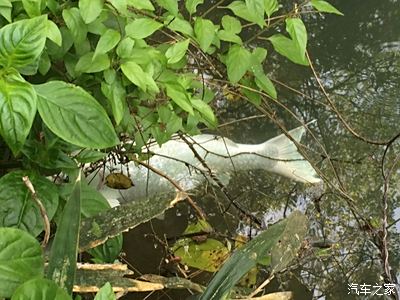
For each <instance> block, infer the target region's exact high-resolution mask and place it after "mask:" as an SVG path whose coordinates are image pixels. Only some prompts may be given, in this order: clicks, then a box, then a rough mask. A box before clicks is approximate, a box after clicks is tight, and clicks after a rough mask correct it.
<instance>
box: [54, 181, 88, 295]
mask: <svg viewBox="0 0 400 300" xmlns="http://www.w3.org/2000/svg"><path fill="white" fill-rule="evenodd" d="M80 176H81V175H80V174H79V175H78V178H77V179H76V181H75V186H74V189H73V191H72V194H71V196H70V198H69V199H68V201H67V203H66V204H65V206H64V209H63V212H62V216H61V220H60V222H59V224H58V227H57V232H56V235H55V237H54V241H53V245H52V247H51V251H50V257H49V266H48V268H47V277H48V278H49V279H51V280H54V281H55V282H56V283H57V284H58V285H59V286H60V287H61V288H63V289H64V290H65V291H66V292H67V293H68V294H71V293H72V287H73V284H74V279H75V271H76V257H77V254H78V241H79V229H80V223H81V177H80Z"/></svg>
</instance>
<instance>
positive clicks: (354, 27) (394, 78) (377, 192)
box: [124, 0, 400, 299]
mask: <svg viewBox="0 0 400 300" xmlns="http://www.w3.org/2000/svg"><path fill="white" fill-rule="evenodd" d="M331 3H332V4H334V5H335V6H336V7H337V8H338V9H339V10H340V11H342V12H343V13H344V14H345V16H344V17H339V16H331V15H329V16H318V15H309V16H305V17H304V21H305V23H306V25H307V29H308V32H309V34H310V36H309V40H310V41H309V47H308V50H309V55H310V57H311V60H312V61H313V64H314V68H315V72H316V73H317V74H318V76H319V80H320V82H321V84H322V85H323V86H324V88H325V90H326V93H327V94H328V95H329V99H327V98H326V97H325V95H324V93H323V92H322V91H321V88H320V86H319V84H318V81H317V79H316V77H315V76H314V74H313V72H312V71H311V70H310V68H306V67H301V66H295V65H293V64H292V63H290V62H288V61H287V60H285V59H283V58H281V57H278V56H274V55H271V56H269V59H267V64H266V65H265V68H266V69H267V70H268V69H270V70H271V72H270V75H271V77H272V78H274V79H275V80H276V82H275V85H276V87H277V89H278V94H279V97H278V99H279V101H280V103H281V104H283V105H276V104H275V103H272V102H271V103H269V104H268V105H270V108H271V109H272V111H274V113H275V114H274V116H275V117H276V119H277V121H278V122H280V123H282V124H284V125H285V127H286V128H287V129H291V128H294V127H296V126H299V122H298V121H297V120H296V119H295V118H294V117H293V115H292V113H291V112H293V113H294V115H295V116H297V118H298V119H300V120H302V121H310V120H313V119H316V120H317V123H316V125H312V126H310V129H311V133H309V134H308V135H307V137H306V138H305V139H304V140H303V144H304V145H306V146H307V149H305V151H306V152H307V154H308V155H309V156H310V157H311V158H312V160H313V161H314V162H315V163H316V166H317V168H319V169H320V171H321V174H322V175H323V176H324V177H325V179H326V182H327V184H325V186H324V187H306V186H304V185H303V184H300V183H295V182H292V181H290V180H288V179H284V178H280V177H278V176H276V175H271V174H268V173H265V172H261V171H260V172H258V171H257V172H256V171H252V172H239V174H237V176H235V178H234V179H233V180H231V182H230V184H229V186H228V189H229V193H230V195H232V196H233V198H234V199H235V202H236V203H238V204H239V205H240V207H241V208H242V209H243V210H244V211H246V212H248V213H249V214H251V215H254V216H256V217H257V218H258V219H260V220H262V221H263V224H264V225H267V224H270V223H274V222H276V221H277V220H279V219H280V218H282V217H284V216H287V215H288V214H289V213H290V212H291V211H293V210H294V209H299V210H301V211H303V212H304V213H306V215H307V216H308V218H309V224H310V228H309V233H308V240H309V241H310V243H314V244H313V245H316V246H317V247H313V248H312V250H309V251H306V252H305V253H304V255H305V256H307V257H306V258H303V259H302V260H301V263H300V264H299V265H298V267H297V268H296V269H293V270H291V271H290V272H286V273H283V274H281V275H279V276H277V277H276V279H275V280H273V281H272V282H271V283H270V284H269V285H268V288H267V289H268V291H271V292H272V291H280V290H292V291H294V292H295V299H340V298H341V299H361V298H362V297H367V295H368V294H366V293H365V294H364V296H360V295H356V294H355V292H354V290H353V291H349V289H348V286H349V284H358V285H362V284H366V285H370V287H371V288H372V286H373V285H383V284H384V278H385V276H386V275H385V274H384V272H383V268H382V260H381V257H382V256H381V250H382V245H381V243H380V241H379V237H380V236H381V234H382V230H381V229H382V215H383V204H384V200H385V199H386V200H387V203H388V210H387V211H388V220H387V228H388V230H389V238H388V245H389V246H388V250H389V262H388V264H389V265H390V267H391V268H392V275H394V274H397V273H398V270H399V262H400V256H399V253H400V252H399V250H400V241H399V235H398V233H399V232H400V222H397V221H398V218H399V217H400V203H399V202H400V184H399V182H400V174H399V164H397V165H396V164H395V163H396V159H397V156H396V155H398V153H400V142H399V141H398V140H395V141H393V143H392V144H391V146H390V148H388V150H387V152H386V154H385V149H386V148H385V145H376V144H380V143H381V144H382V143H383V144H384V143H385V142H387V141H389V140H390V139H391V138H392V137H394V136H396V134H398V133H399V132H400V122H399V121H400V2H399V1H397V0H382V1H376V0H352V1H348V0H335V1H331ZM250 36H251V31H250V32H249V37H250ZM254 43H264V44H265V43H267V42H266V41H262V40H257V39H255V40H254ZM329 101H330V102H331V103H333V104H334V106H335V109H332V106H330V105H329ZM219 114H220V116H219V118H220V123H221V125H223V124H224V123H227V125H226V126H220V127H219V130H218V134H220V135H223V136H227V137H229V138H231V139H232V140H234V141H237V142H241V143H260V142H262V141H265V140H267V139H269V138H271V137H273V136H276V135H278V134H279V133H280V131H279V129H278V127H277V126H276V125H274V122H272V121H271V120H269V119H268V118H267V117H265V116H262V113H261V112H260V111H259V110H257V109H256V108H254V107H253V106H251V105H250V104H248V103H245V102H244V101H240V100H237V101H225V102H223V103H220V105H219ZM257 115H261V116H260V117H256V118H250V119H248V120H243V121H240V122H239V121H238V120H239V119H247V118H248V117H251V116H257ZM343 121H344V122H345V123H346V125H344V124H343ZM346 127H347V128H346ZM349 129H350V130H351V131H353V132H350V130H349ZM384 155H385V157H384ZM383 157H384V158H385V159H384V160H383ZM391 168H393V169H392V171H391V172H392V173H391V174H392V175H391V177H390V178H389V179H388V180H387V182H386V183H387V184H386V185H385V180H384V178H383V176H382V172H383V173H384V174H387V172H388V170H391ZM195 199H196V201H197V202H198V203H199V204H200V205H201V206H202V207H203V208H204V209H205V211H206V213H207V215H208V221H209V223H210V224H212V226H213V227H214V229H215V230H216V231H217V232H219V233H220V234H221V236H226V237H234V236H235V235H236V234H237V231H238V230H240V231H241V232H242V233H246V234H251V232H252V229H253V227H252V223H251V222H246V220H245V219H246V218H243V215H242V214H241V213H240V212H239V211H238V210H237V209H235V208H234V207H232V205H229V202H228V201H227V200H226V199H224V197H223V195H221V194H220V193H218V191H215V189H213V188H212V187H210V186H207V187H202V188H201V189H199V191H197V192H196V197H195ZM193 218H194V216H193V215H192V213H191V212H190V209H189V208H188V206H186V205H185V204H181V205H179V206H178V207H176V208H175V209H173V210H169V211H167V213H166V214H165V217H164V219H162V220H161V219H160V220H158V219H156V220H153V221H152V222H150V223H146V224H143V225H142V226H139V227H138V228H136V229H135V230H132V231H131V232H129V233H127V234H125V236H124V238H125V240H124V252H125V253H126V256H125V260H126V262H128V263H129V264H130V265H131V267H132V268H133V269H134V270H136V275H138V274H146V273H156V274H162V275H166V276H172V275H173V274H174V273H175V272H176V270H175V268H176V266H174V265H165V263H164V258H165V257H166V255H167V254H168V253H165V246H166V244H173V242H174V240H176V238H178V237H179V236H180V235H181V234H182V232H183V231H184V230H185V227H186V226H187V224H188V221H189V220H193ZM188 274H189V276H192V275H193V274H191V273H188ZM195 274H197V273H195ZM262 275H263V274H261V276H262ZM264 275H265V274H264ZM208 278H209V275H207V274H206V273H205V272H204V273H200V274H199V275H197V276H193V277H190V279H192V280H193V281H198V282H200V283H203V284H206V283H207V280H208ZM349 292H350V294H349ZM147 296H149V295H147V294H132V295H129V296H126V299H144V298H146V297H147ZM188 296H190V294H189V293H188V292H186V291H181V292H176V291H163V292H157V293H154V294H153V295H150V296H149V297H148V298H146V299H186V297H188ZM370 297H372V298H371V299H383V296H376V298H374V296H370Z"/></svg>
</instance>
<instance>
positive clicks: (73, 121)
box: [35, 81, 119, 149]
mask: <svg viewBox="0 0 400 300" xmlns="http://www.w3.org/2000/svg"><path fill="white" fill-rule="evenodd" d="M35 90H36V92H37V94H38V109H39V113H40V116H41V117H42V119H43V121H44V123H45V124H46V125H47V127H49V128H50V130H51V131H52V132H54V133H55V134H56V135H57V136H59V137H61V138H62V139H64V140H65V141H67V142H70V143H71V144H74V145H78V146H81V147H84V148H94V149H103V148H108V147H112V146H115V145H116V144H118V142H119V139H118V137H117V135H116V133H115V130H114V127H113V125H112V124H111V121H110V119H109V118H108V116H107V113H106V112H105V110H104V109H103V107H101V105H100V104H99V103H98V102H97V101H96V100H95V99H94V98H93V97H92V96H91V95H90V94H89V93H87V92H86V91H85V90H83V89H82V88H80V87H77V86H74V85H72V84H68V83H65V82H62V81H49V82H47V83H44V84H40V85H36V86H35Z"/></svg>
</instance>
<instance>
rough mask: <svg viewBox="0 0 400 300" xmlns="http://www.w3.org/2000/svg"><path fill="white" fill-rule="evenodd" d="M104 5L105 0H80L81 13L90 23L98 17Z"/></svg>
mask: <svg viewBox="0 0 400 300" xmlns="http://www.w3.org/2000/svg"><path fill="white" fill-rule="evenodd" d="M103 6H104V0H79V13H80V14H81V16H82V19H83V21H84V22H85V23H86V24H89V23H91V22H93V21H94V20H96V19H97V17H98V16H99V15H100V13H101V11H102V10H103Z"/></svg>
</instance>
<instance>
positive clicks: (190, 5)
mask: <svg viewBox="0 0 400 300" xmlns="http://www.w3.org/2000/svg"><path fill="white" fill-rule="evenodd" d="M203 3H204V0H185V7H186V10H187V11H188V12H189V14H191V15H192V14H194V13H195V12H196V10H197V5H199V4H203Z"/></svg>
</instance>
